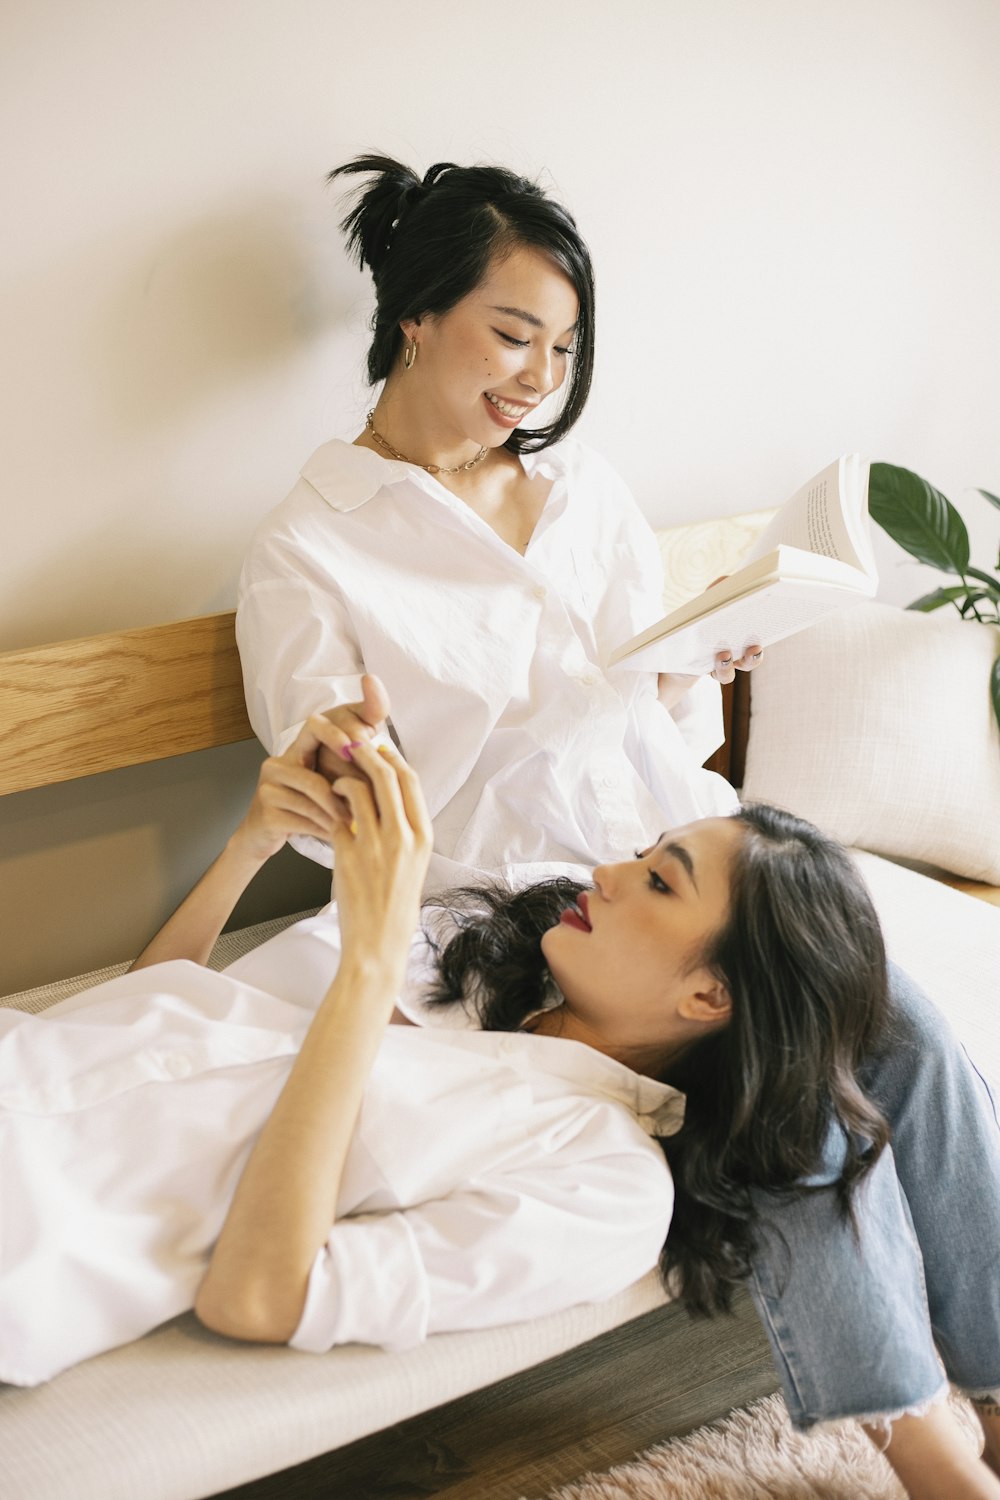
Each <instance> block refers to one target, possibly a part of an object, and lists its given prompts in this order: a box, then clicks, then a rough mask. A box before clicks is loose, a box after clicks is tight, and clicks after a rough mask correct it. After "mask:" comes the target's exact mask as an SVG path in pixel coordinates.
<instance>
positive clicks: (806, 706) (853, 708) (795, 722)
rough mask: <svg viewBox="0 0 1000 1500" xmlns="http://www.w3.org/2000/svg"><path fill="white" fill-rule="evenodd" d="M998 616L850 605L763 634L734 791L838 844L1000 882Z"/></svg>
mask: <svg viewBox="0 0 1000 1500" xmlns="http://www.w3.org/2000/svg"><path fill="white" fill-rule="evenodd" d="M998 655H1000V629H998V628H997V627H996V626H991V625H979V624H977V623H974V622H971V621H963V620H959V619H956V618H952V619H948V618H947V617H946V616H944V615H943V613H942V614H933V615H922V614H918V613H911V612H909V611H907V610H902V609H896V608H895V607H893V606H892V605H887V604H870V603H864V604H858V605H855V606H853V607H852V608H850V609H847V610H844V611H843V612H842V613H838V614H834V615H829V616H828V617H827V618H826V619H825V620H821V621H820V623H819V624H817V625H814V626H812V627H811V628H810V629H809V630H804V631H802V632H801V633H800V634H799V635H795V636H791V637H789V638H788V639H787V640H784V641H781V642H779V643H778V644H777V645H775V646H772V647H770V649H769V650H767V651H765V653H764V660H763V661H762V662H761V664H760V666H759V667H758V668H757V669H756V671H755V672H754V674H753V677H752V679H751V685H752V693H751V713H750V739H749V744H748V746H747V763H746V776H745V778H744V783H743V796H744V798H745V799H746V800H747V801H761V802H773V803H776V804H778V805H779V806H781V807H786V808H788V809H789V810H790V811H791V812H795V813H798V814H799V816H800V817H803V818H808V819H809V821H810V822H812V823H816V824H817V825H818V826H819V827H820V828H823V829H825V830H826V831H827V832H829V833H832V834H833V835H834V836H835V837H836V838H838V839H840V840H841V841H842V842H843V843H845V844H852V845H857V846H858V847H860V848H862V849H873V850H875V852H876V853H878V854H887V855H889V856H890V857H892V858H896V859H905V860H915V861H920V862H923V863H926V864H931V865H936V866H939V867H940V868H941V869H944V870H950V871H952V872H953V873H954V874H956V875H964V876H966V877H967V878H969V879H972V880H984V881H989V882H991V883H992V884H998V885H1000V731H998V728H997V723H996V720H995V718H994V716H993V709H992V705H991V703H990V690H989V681H990V669H991V667H992V665H993V662H994V660H995V659H996V657H997V656H998Z"/></svg>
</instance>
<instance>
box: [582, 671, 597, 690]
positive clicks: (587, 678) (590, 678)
mask: <svg viewBox="0 0 1000 1500" xmlns="http://www.w3.org/2000/svg"><path fill="white" fill-rule="evenodd" d="M600 680H601V674H600V672H584V674H583V676H582V677H581V678H580V681H581V682H582V683H583V684H584V686H586V687H596V686H597V684H598V683H599V682H600Z"/></svg>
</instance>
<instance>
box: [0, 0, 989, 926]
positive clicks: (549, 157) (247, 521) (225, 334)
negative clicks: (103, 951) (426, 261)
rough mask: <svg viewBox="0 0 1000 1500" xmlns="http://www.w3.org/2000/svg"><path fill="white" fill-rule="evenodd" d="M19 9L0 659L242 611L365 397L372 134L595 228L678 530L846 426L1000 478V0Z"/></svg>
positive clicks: (615, 386) (593, 412)
mask: <svg viewBox="0 0 1000 1500" xmlns="http://www.w3.org/2000/svg"><path fill="white" fill-rule="evenodd" d="M3 32H4V37H3V57H2V63H0V69H2V72H0V139H2V140H3V141H4V143H5V145H4V149H5V154H6V156H7V158H8V162H7V169H6V171H5V173H4V178H3V181H4V187H3V212H4V218H5V221H6V222H7V223H8V224H9V225H10V226H11V232H10V233H9V234H8V235H6V236H5V237H4V241H3V243H2V245H0V335H2V336H0V362H2V366H3V406H2V420H0V454H2V472H3V475H4V480H5V494H4V496H3V500H2V513H3V528H2V536H3V544H2V546H0V648H7V647H12V646H17V645H22V644H31V643H35V642H39V641H43V640H49V639H58V638H61V637H65V636H68V635H74V634H88V633H90V632H92V631H98V630H102V629H110V628H116V627H119V626H128V625H139V624H145V623H151V622H156V621H160V620H164V619H169V618H179V617H183V616H185V615H193V614H200V613H203V612H205V611H208V610H212V609H221V608H225V607H228V606H229V605H231V604H232V603H233V600H234V590H235V582H236V577H237V573H238V568H239V562H240V557H241V554H242V552H243V549H244V546H245V543H246V541H247V538H248V536H249V533H250V531H251V530H252V528H253V526H254V524H255V522H256V521H257V519H258V518H259V517H260V516H261V515H263V514H264V513H265V512H266V511H267V510H268V509H269V508H270V507H271V506H272V505H273V504H275V503H276V502H277V501H278V500H279V499H280V498H281V497H282V495H283V494H284V493H285V492H286V490H287V489H288V488H289V486H290V484H291V482H292V480H293V479H294V476H295V474H296V472H297V469H298V467H299V465H300V464H301V463H302V462H303V460H304V459H305V458H306V457H307V455H308V454H309V452H310V451H311V449H312V448H313V447H314V446H315V445H316V444H317V443H319V442H320V441H322V440H323V439H324V438H325V437H327V436H329V435H331V434H332V433H334V432H339V431H343V430H344V429H349V428H351V427H352V426H357V425H358V424H359V421H360V418H361V416H362V414H363V412H364V410H365V408H366V404H367V401H368V393H367V391H366V388H365V386H364V383H363V381H362V378H361V374H360V367H361V359H362V354H363V350H364V347H365V343H366V339H365V323H366V319H367V316H368V313H369V297H368V287H367V283H366V282H365V281H364V280H363V279H362V278H361V277H360V275H359V274H358V273H357V272H355V271H354V270H353V269H352V268H351V267H350V266H349V265H348V264H347V262H346V260H345V258H344V256H343V253H342V249H341V242H340V238H339V234H338V231H337V229H336V219H337V213H338V211H337V206H336V203H335V201H334V199H333V198H332V197H331V195H330V194H329V192H328V191H327V190H326V189H325V187H324V184H323V178H324V174H325V173H326V171H327V170H328V169H329V168H331V167H332V166H334V165H336V164H338V163H340V162H342V161H343V160H345V159H346V158H347V157H349V156H351V155H352V154H354V153H355V152H357V151H359V150H361V149H364V148H368V147H378V148H381V149H383V150H386V151H388V152H390V153H394V154H398V155H400V156H402V157H403V158H404V159H406V160H407V161H409V162H411V163H412V164H413V165H415V166H417V167H419V168H420V169H424V168H426V167H427V166H428V165H430V164H431V163H432V162H433V161H436V160H441V159H453V160H457V161H459V162H469V161H472V160H477V159H485V160H496V161H502V162H504V163H507V164H510V165H513V166H516V167H517V168H519V169H521V170H523V171H524V172H526V173H528V174H532V175H534V174H540V175H541V177H542V179H543V180H544V181H545V182H546V183H548V184H549V185H550V186H551V187H552V188H553V189H554V190H555V192H556V193H557V194H558V195H559V196H561V197H562V198H563V199H564V201H565V202H566V203H567V204H568V205H569V206H570V208H571V209H572V210H573V211H574V212H575V214H576V215H577V218H578V220H579V222H580V225H581V227H582V229H583V231H584V233H585V235H586V236H587V238H588V239H589V241H590V243H591V246H592V249H593V251H594V255H595V260H596V264H597V268H598V278H599V363H598V376H597V381H596V387H595V392H594V396H593V399H592V404H591V407H590V409H589V410H588V413H587V416H586V418H585V420H584V424H583V426H582V428H581V431H582V432H583V433H584V435H585V436H587V437H588V438H589V439H590V440H591V441H592V442H594V443H595V444H596V445H598V446H600V447H601V448H603V449H604V450H605V451H606V452H607V453H608V454H609V455H610V456H611V457H612V458H613V460H614V461H615V462H616V463H617V464H618V466H619V467H620V468H621V469H622V470H623V472H624V473H625V475H626V477H627V478H628V479H629V480H630V482H631V483H632V485H633V487H634V489H635V492H636V494H637V496H638V497H639V499H640V502H641V503H642V504H643V506H644V507H645V508H646V510H647V512H648V514H649V516H650V518H651V519H652V520H653V521H654V522H655V523H660V524H663V523H666V522H672V521H680V520H684V519H689V518H693V517H695V516H707V515H711V514H721V513H728V512H734V511H740V510H745V509H753V508H756V507H758V506H762V505H768V504H774V503H777V502H779V501H780V500H781V499H783V498H784V497H785V496H786V494H788V493H789V492H790V491H791V490H792V489H793V488H795V487H796V486H797V484H799V483H800V482H801V481H802V480H804V479H805V478H807V477H808V476H809V475H810V474H811V473H812V472H813V471H814V470H816V469H818V468H820V467H821V466H822V465H824V464H825V463H827V462H828V461H829V460H830V459H831V458H833V457H834V456H835V455H836V454H837V453H838V452H840V451H842V450H845V449H850V448H857V449H860V450H861V451H863V452H865V453H867V454H869V455H870V456H871V457H873V458H884V459H888V460H891V461H894V462H898V463H905V464H907V465H908V466H910V467H912V468H915V469H917V470H918V471H920V472H922V473H924V474H925V475H926V476H927V477H928V478H930V479H932V480H933V481H934V482H935V483H937V484H938V485H939V486H940V487H941V488H943V489H945V490H946V491H947V492H949V493H950V494H951V495H952V497H953V498H954V499H956V500H959V499H960V494H961V491H962V489H963V487H966V486H972V485H976V484H982V485H985V486H986V487H987V488H991V489H993V490H997V489H1000V424H998V420H997V413H998V401H997V396H998V385H1000V382H998V378H997V370H998V368H1000V361H998V356H1000V279H998V277H997V274H996V264H997V253H998V250H997V247H998V246H1000V192H998V190H997V163H998V161H1000V95H998V91H997V89H996V63H997V58H998V56H1000V6H997V4H996V3H995V0H826V3H818V0H618V3H616V4H615V5H613V6H609V5H607V4H606V3H604V0H575V3H572V4H571V3H569V0H551V3H549V4H548V5H540V4H539V3H538V0H505V3H504V4H503V5H500V6H498V5H496V4H494V3H491V0H490V3H487V0H465V3H464V4H462V5H458V4H456V3H454V0H419V3H413V0H366V3H364V4H352V5H346V4H337V3H334V0H283V3H281V4H280V5H278V4H273V3H267V0H79V3H74V0H6V4H5V7H4V25H3ZM961 503H962V504H963V508H964V509H966V513H967V515H968V516H969V518H970V520H971V519H974V518H975V519H976V520H977V521H978V523H979V524H978V525H977V527H976V531H977V536H979V537H980V538H981V540H980V541H979V543H978V549H977V550H978V560H979V561H980V562H981V563H983V564H986V565H989V564H992V563H993V561H994V557H993V556H992V555H989V554H990V552H991V549H992V547H993V546H995V541H994V538H995V536H996V512H995V511H989V510H988V508H987V507H986V506H985V504H984V503H982V502H979V501H978V499H977V498H973V500H972V501H968V502H966V501H963V502H961ZM880 555H881V556H882V559H883V566H884V568H885V570H886V585H887V587H886V589H885V590H884V592H885V593H886V594H887V596H888V597H891V598H897V599H899V600H901V601H902V600H906V599H908V598H910V597H912V596H913V595H914V594H916V593H918V592H921V591H923V589H924V588H925V587H926V586H927V584H928V581H927V579H926V577H925V576H922V575H921V574H920V573H919V570H917V569H916V568H915V567H914V566H913V565H907V564H903V565H902V574H903V576H902V577H900V576H899V572H898V569H897V558H898V554H897V558H893V557H892V555H891V549H889V548H887V547H886V548H883V549H881V554H880ZM0 875H2V870H0ZM12 878H13V877H12ZM0 897H2V891H0Z"/></svg>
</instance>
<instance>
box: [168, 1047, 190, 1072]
mask: <svg viewBox="0 0 1000 1500" xmlns="http://www.w3.org/2000/svg"><path fill="white" fill-rule="evenodd" d="M163 1071H164V1072H165V1073H166V1075H167V1077H168V1078H190V1076H191V1059H190V1058H189V1057H185V1056H184V1054H183V1053H182V1052H170V1053H168V1054H167V1056H166V1057H165V1058H164V1059H163Z"/></svg>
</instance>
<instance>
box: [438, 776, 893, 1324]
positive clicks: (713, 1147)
mask: <svg viewBox="0 0 1000 1500" xmlns="http://www.w3.org/2000/svg"><path fill="white" fill-rule="evenodd" d="M733 816H734V818H735V819H736V820H737V821H738V822H740V823H742V824H743V825H744V829H745V835H746V836H745V837H744V838H742V839H740V841H739V843H738V846H737V849H736V853H735V855H734V859H733V866H732V876H731V890H730V909H729V915H728V918H727V920H726V922H725V924H724V926H723V927H722V928H721V930H720V931H718V932H717V933H716V934H715V935H714V937H713V938H712V939H711V940H710V941H709V943H708V946H707V948H706V950H705V952H704V954H703V955H702V958H701V962H702V963H704V964H706V965H707V966H708V967H709V968H710V969H711V970H712V972H713V973H714V974H715V976H716V977H717V978H718V979H719V980H720V981H721V982H722V983H723V984H724V985H725V987H726V989H727V990H728V992H729V995H730V997H731V999H732V1014H731V1018H730V1020H729V1022H728V1024H727V1025H726V1026H724V1027H722V1028H720V1029H719V1030H716V1031H713V1032H711V1033H710V1034H708V1035H707V1036H705V1037H704V1038H703V1039H702V1040H700V1041H698V1042H696V1043H694V1044H692V1045H691V1046H690V1047H688V1048H687V1049H686V1051H685V1052H684V1053H683V1054H682V1055H681V1057H680V1059H679V1060H677V1061H676V1062H675V1064H673V1065H672V1066H671V1068H670V1070H669V1072H668V1074H667V1075H666V1076H664V1078H663V1080H662V1081H663V1082H665V1083H671V1084H673V1085H674V1086H675V1087H677V1088H679V1089H681V1090H682V1091H683V1092H684V1094H685V1095H686V1099H687V1104H686V1108H685V1115H684V1124H683V1126H682V1127H681V1129H680V1130H679V1131H678V1132H677V1134H675V1135H671V1136H665V1137H661V1138H660V1145H661V1147H662V1149H663V1152H664V1155H665V1156H666V1158H667V1161H668V1163H669V1165H670V1169H671V1173H672V1175H673V1179H674V1191H675V1202H674V1214H673V1219H672V1221H671V1225H670V1230H669V1233H668V1235H667V1239H666V1243H665V1244H664V1247H663V1252H662V1254H661V1257H660V1269H661V1273H662V1275H663V1278H664V1281H665V1282H666V1283H667V1285H668V1286H669V1288H670V1289H671V1291H673V1292H674V1293H675V1294H676V1295H678V1296H679V1297H680V1298H681V1299H682V1300H683V1301H684V1302H685V1303H686V1304H687V1306H688V1307H689V1308H690V1309H691V1311H693V1312H698V1313H704V1314H707V1313H712V1312H715V1311H723V1310H726V1309H728V1308H729V1306H730V1304H731V1300H732V1296H733V1293H734V1291H735V1290H736V1288H737V1287H738V1286H739V1284H740V1283H741V1282H742V1281H744V1280H745V1279H746V1277H747V1275H748V1274H749V1270H750V1261H751V1256H752V1255H753V1252H754V1247H755V1242H756V1231H757V1225H758V1210H757V1208H756V1206H755V1202H754V1197H753V1194H754V1191H755V1190H763V1191H766V1192H769V1193H774V1194H778V1195H788V1196H794V1195H797V1194H801V1193H803V1192H807V1191H810V1189H809V1188H808V1187H807V1186H806V1185H805V1184H804V1179H806V1178H808V1177H809V1176H810V1175H811V1174H814V1173H816V1171H817V1168H818V1166H819V1164H820V1163H821V1161H822V1158H823V1148H824V1145H825V1143H826V1141H827V1139H828V1135H829V1132H830V1130H831V1129H832V1128H833V1129H836V1128H839V1130H840V1131H841V1132H842V1134H843V1138H844V1160H843V1166H842V1170H841V1172H840V1175H839V1178H838V1179H837V1180H836V1183H835V1191H836V1193H837V1196H838V1199H839V1205H840V1209H841V1212H842V1214H843V1215H844V1216H845V1217H846V1218H848V1219H850V1220H851V1221H852V1222H853V1206H852V1198H853V1192H854V1189H855V1187H856V1186H857V1184H858V1183H859V1182H860V1180H861V1178H862V1177H863V1176H864V1174H865V1173H866V1172H867V1171H869V1170H870V1168H871V1167H872V1166H873V1165H874V1163H875V1161H876V1160H877V1158H878V1156H879V1153H880V1152H881V1151H882V1149H883V1147H884V1146H885V1144H886V1142H887V1141H888V1138H889V1127H888V1125H887V1124H886V1121H885V1120H884V1118H883V1117H882V1115H881V1114H880V1113H879V1111H878V1109H877V1108H876V1107H875V1105H874V1104H872V1102H871V1101H870V1100H869V1099H868V1098H867V1097H866V1096H865V1094H864V1093H863V1092H862V1089H861V1087H860V1085H859V1084H858V1081H857V1071H858V1068H859V1067H860V1065H861V1063H862V1061H863V1060H864V1058H865V1057H867V1056H869V1055H871V1053H872V1052H873V1051H875V1050H876V1048H877V1047H878V1045H879V1043H880V1041H881V1040H882V1038H883V1036H884V1035H885V1032H886V1029H887V1025H888V1013H889V998H888V976H887V968H886V956H885V946H884V943H883V939H882V932H881V928H880V926H879V922H878V917H877V915H876V913H875V910H874V907H873V906H872V903H871V898H870V897H869V895H868V892H867V889H866V887H865V885H864V882H863V881H862V879H861V877H860V875H859V874H858V872H857V870H856V869H855V867H854V865H853V863H852V861H851V859H850V857H849V856H848V855H847V853H846V852H845V850H844V849H843V848H842V847H841V846H840V845H839V844H838V843H836V842H835V841H834V840H833V839H830V838H827V837H826V835H824V834H822V833H820V832H819V831H818V830H817V829H816V828H814V827H813V826H812V825H811V824H809V823H806V822H804V821H803V820H802V819H801V818H796V817H794V816H793V815H792V814H791V813H786V812H783V811H781V810H779V809H777V808H773V807H768V806H765V805H762V804H749V805H746V806H744V807H742V808H741V809H740V810H739V811H738V812H736V813H735V814H733ZM583 889H586V887H585V886H584V885H582V884H581V883H580V882H577V881H571V880H566V879H561V880H556V881H546V882H544V883H542V884H539V885H535V886H531V887H528V888H527V889H525V890H522V891H519V892H516V893H512V892H511V891H510V890H509V889H508V888H507V887H505V886H503V885H501V884H493V885H491V886H487V887H477V886H472V887H466V888H463V889H462V890H461V891H458V892H453V893H449V895H448V896H447V897H444V898H438V903H436V904H441V905H443V906H444V907H445V908H446V911H447V912H448V914H449V921H451V922H453V923H454V924H455V931H454V933H453V935H452V936H450V937H449V938H448V939H447V940H444V941H442V942H441V943H440V945H439V951H438V977H437V981H436V984H435V986H434V988H433V990H432V993H431V997H430V998H431V999H432V1000H433V1001H434V1002H436V1003H439V1004H454V1003H455V1002H457V1001H465V1003H467V1004H471V1005H472V1006H474V1008H475V1010H476V1013H477V1015H478V1017H479V1021H480V1024H481V1025H482V1026H483V1028H484V1030H488V1031H515V1030H517V1029H518V1027H519V1026H520V1025H521V1024H522V1023H523V1022H524V1021H525V1019H526V1018H527V1017H528V1016H530V1015H531V1014H533V1013H534V1012H535V1011H537V1010H539V1009H541V1008H542V1007H543V1006H544V1005H545V1004H546V1003H549V1002H550V1001H551V1000H553V999H557V998H558V991H557V989H556V986H555V982H554V980H553V979H552V976H551V974H550V973H549V970H548V967H547V966H546V964H545V961H544V958H543V957H542V952H541V937H542V934H543V933H544V932H545V931H546V930H547V929H548V928H549V927H552V926H553V925H554V924H555V923H556V922H557V921H558V919H559V914H560V912H561V911H563V910H564V908H565V907H566V906H567V905H569V904H571V903H572V902H573V901H574V900H575V899H576V897H577V896H578V895H579V893H580V891H581V890H583Z"/></svg>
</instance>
